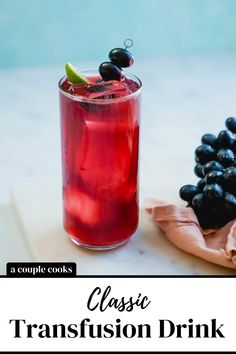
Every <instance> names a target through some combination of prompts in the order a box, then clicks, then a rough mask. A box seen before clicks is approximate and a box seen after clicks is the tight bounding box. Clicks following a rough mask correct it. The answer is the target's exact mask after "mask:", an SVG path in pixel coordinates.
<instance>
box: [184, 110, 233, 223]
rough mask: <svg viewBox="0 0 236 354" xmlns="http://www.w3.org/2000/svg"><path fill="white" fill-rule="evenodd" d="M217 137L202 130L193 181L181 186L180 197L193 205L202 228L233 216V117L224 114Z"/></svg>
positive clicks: (225, 221) (227, 220) (230, 218)
mask: <svg viewBox="0 0 236 354" xmlns="http://www.w3.org/2000/svg"><path fill="white" fill-rule="evenodd" d="M225 125H226V128H227V130H222V131H221V132H220V133H219V135H218V137H216V136H215V135H213V134H205V135H203V137H202V140H201V142H202V145H200V146H198V147H197V149H196V150H195V161H196V163H197V164H196V166H195V167H194V172H195V174H196V175H197V176H198V177H200V180H199V181H198V183H197V185H196V186H194V185H190V184H188V185H186V186H183V187H182V188H181V189H180V191H179V194H180V197H181V198H182V199H183V200H185V201H186V202H187V203H188V204H187V207H191V208H193V210H194V211H195V213H196V215H197V217H198V220H199V223H200V225H201V227H202V228H203V229H207V228H219V227H221V226H223V225H225V224H226V223H227V222H229V221H231V220H233V219H234V218H236V118H232V117H230V118H227V119H226V122H225Z"/></svg>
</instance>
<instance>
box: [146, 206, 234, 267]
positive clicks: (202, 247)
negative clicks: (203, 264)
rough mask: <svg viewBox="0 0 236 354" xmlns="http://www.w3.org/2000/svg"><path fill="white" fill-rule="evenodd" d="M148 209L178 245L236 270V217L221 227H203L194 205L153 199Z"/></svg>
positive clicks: (167, 235)
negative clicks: (216, 228)
mask: <svg viewBox="0 0 236 354" xmlns="http://www.w3.org/2000/svg"><path fill="white" fill-rule="evenodd" d="M146 210H147V212H148V213H149V214H150V215H151V217H152V220H153V221H155V222H156V223H157V224H158V225H159V227H160V229H161V230H162V231H164V233H165V235H166V237H167V238H168V239H169V240H170V241H171V242H172V243H173V244H174V245H175V246H176V247H178V248H180V249H182V250H184V251H186V252H188V253H191V254H193V255H195V256H197V257H200V258H202V259H205V260H206V261H208V262H212V263H215V264H219V265H221V266H224V267H227V268H233V269H236V219H234V220H233V221H231V222H229V223H228V224H226V225H225V226H223V227H222V228H220V229H218V230H213V229H208V230H203V229H202V228H201V227H200V225H199V222H198V219H197V216H196V214H195V213H194V211H193V209H192V208H186V207H184V206H178V205H174V204H168V203H165V202H162V201H159V200H155V199H149V200H147V201H146Z"/></svg>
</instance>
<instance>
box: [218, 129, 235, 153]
mask: <svg viewBox="0 0 236 354" xmlns="http://www.w3.org/2000/svg"><path fill="white" fill-rule="evenodd" d="M218 146H219V148H228V149H230V148H231V147H232V146H233V139H232V137H231V134H230V133H229V132H228V131H227V130H222V131H221V132H220V133H219V135H218Z"/></svg>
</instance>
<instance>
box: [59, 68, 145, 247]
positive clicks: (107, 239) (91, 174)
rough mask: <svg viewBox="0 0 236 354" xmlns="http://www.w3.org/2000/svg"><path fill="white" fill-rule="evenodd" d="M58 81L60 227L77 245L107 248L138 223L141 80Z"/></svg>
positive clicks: (89, 76)
mask: <svg viewBox="0 0 236 354" xmlns="http://www.w3.org/2000/svg"><path fill="white" fill-rule="evenodd" d="M85 76H86V77H87V78H88V79H89V82H90V83H92V84H91V85H84V84H79V85H72V84H70V83H69V82H68V81H67V80H66V78H63V79H62V80H61V81H60V84H59V85H60V109H61V137H62V168H63V202H64V228H65V230H66V231H67V232H68V234H69V236H70V237H71V239H72V240H73V241H74V242H76V243H77V244H79V245H81V246H84V247H89V248H94V249H108V248H113V247H116V246H118V245H120V244H122V243H123V242H125V241H126V240H128V239H129V238H130V237H131V235H132V234H133V233H134V231H135V230H136V228H137V224H138V185H137V175H138V145H139V115H140V92H141V83H140V81H139V80H138V79H137V78H135V77H132V78H129V79H125V80H124V81H122V82H119V81H107V82H99V83H97V80H98V79H100V77H98V75H95V74H93V76H91V75H89V74H87V75H86V73H85Z"/></svg>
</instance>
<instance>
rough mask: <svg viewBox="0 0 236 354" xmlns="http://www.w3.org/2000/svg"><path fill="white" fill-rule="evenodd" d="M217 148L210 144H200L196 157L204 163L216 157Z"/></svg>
mask: <svg viewBox="0 0 236 354" xmlns="http://www.w3.org/2000/svg"><path fill="white" fill-rule="evenodd" d="M215 156H216V154H215V150H214V149H213V148H212V147H211V146H210V145H200V146H198V147H197V148H196V150H195V157H196V158H197V159H198V161H199V162H200V163H202V164H204V163H206V162H208V161H211V160H214V159H215Z"/></svg>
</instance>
